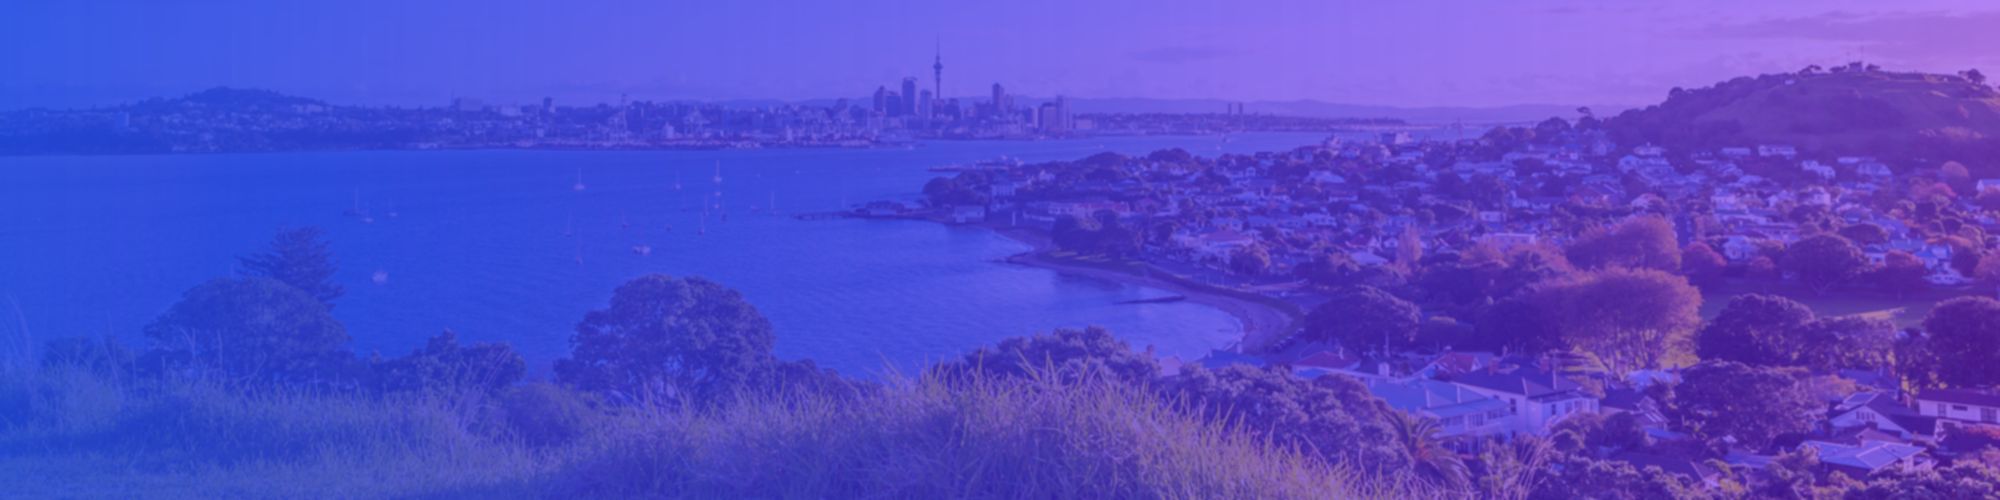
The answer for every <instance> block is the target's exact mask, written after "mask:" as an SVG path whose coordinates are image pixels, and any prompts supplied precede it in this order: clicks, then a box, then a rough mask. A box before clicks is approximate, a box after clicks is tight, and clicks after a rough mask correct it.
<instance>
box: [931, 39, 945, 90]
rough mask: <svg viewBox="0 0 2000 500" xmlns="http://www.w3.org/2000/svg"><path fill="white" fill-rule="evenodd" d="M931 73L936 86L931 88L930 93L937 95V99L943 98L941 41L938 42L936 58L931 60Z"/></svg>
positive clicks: (942, 53)
mask: <svg viewBox="0 0 2000 500" xmlns="http://www.w3.org/2000/svg"><path fill="white" fill-rule="evenodd" d="M931 74H932V75H933V78H934V79H935V80H934V82H935V84H936V85H937V88H935V89H932V91H931V95H933V96H937V98H938V99H943V98H944V42H943V41H939V42H938V46H937V58H936V59H934V60H933V62H931Z"/></svg>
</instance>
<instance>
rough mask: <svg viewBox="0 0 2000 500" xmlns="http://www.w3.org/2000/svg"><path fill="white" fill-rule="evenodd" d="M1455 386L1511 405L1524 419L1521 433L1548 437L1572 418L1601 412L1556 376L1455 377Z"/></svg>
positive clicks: (1529, 373)
mask: <svg viewBox="0 0 2000 500" xmlns="http://www.w3.org/2000/svg"><path fill="white" fill-rule="evenodd" d="M1451 383H1452V384H1455V385H1458V386H1460V387H1463V388H1465V389H1467V390H1470V391H1472V392H1477V393H1480V394H1486V395H1490V396H1493V397H1495V398H1499V399H1500V400H1501V401H1505V402H1507V407H1508V410H1509V411H1511V412H1512V413H1513V414H1514V415H1515V416H1517V417H1519V418H1520V419H1521V421H1520V429H1521V430H1522V431H1524V432H1528V433H1532V434H1536V435H1542V434H1546V433H1547V432H1548V430H1549V427H1551V426H1554V425H1555V424H1556V423H1557V422H1561V421H1563V420H1565V419H1568V418H1569V417H1571V416H1574V415H1576V414H1579V413H1596V412H1597V410H1598V401H1597V399H1596V398H1593V397H1590V395H1589V394H1585V393H1584V392H1583V388H1582V387H1581V386H1578V385H1577V384H1576V382H1573V381H1570V380H1569V379H1568V378H1564V377H1562V376H1561V375H1557V374H1555V373H1553V372H1546V371H1540V370H1534V369H1520V370H1515V371H1514V372H1513V373H1498V372H1494V371H1487V372H1473V373H1466V374H1462V375H1459V376H1456V377H1453V378H1452V380H1451Z"/></svg>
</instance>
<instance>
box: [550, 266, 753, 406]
mask: <svg viewBox="0 0 2000 500" xmlns="http://www.w3.org/2000/svg"><path fill="white" fill-rule="evenodd" d="M773 342H774V337H773V335H772V333H771V323H770V321H768V320H765V319H764V315H763V314H761V313H758V312H757V308H756V307H753V306H751V305H750V303H748V302H745V301H744V300H743V296H742V295H739V294H737V293H736V291H735V290H730V289H728V288H725V287H723V286H722V285H718V284H715V283H714V282H711V281H708V280H705V279H701V278H686V279H679V278H673V277H669V276H665V275H658V274H655V275H649V276H644V277H640V278H637V279H634V280H632V281H629V282H626V283H625V284H624V285H620V286H619V287H618V290H617V291H616V292H614V293H613V294H612V296H611V304H610V306H609V307H607V308H605V309H600V310H596V311H591V312H590V313H589V314H586V315H584V318H583V321H582V322H581V323H578V324H577V326H576V335H575V336H574V337H572V338H571V340H570V344H571V347H572V351H571V353H570V356H569V357H568V358H564V359H562V360H559V361H557V362H556V366H555V373H556V380H557V381H558V382H561V383H563V384H565V385H569V386H572V387H576V388H579V389H584V390H587V391H594V392H604V393H608V394H613V395H617V396H620V397H623V398H628V399H637V400H651V399H665V400H667V401H680V402H692V403H701V402H707V401H711V400H713V399H715V398H719V397H723V396H727V395H732V393H734V392H737V391H740V390H743V389H745V388H748V387H751V384H752V383H753V382H755V381H758V380H759V379H760V378H762V377H767V376H768V375H770V373H771V370H772V369H773V367H774V366H775V365H776V363H777V361H776V360H775V359H774V358H772V357H771V345H772V343H773Z"/></svg>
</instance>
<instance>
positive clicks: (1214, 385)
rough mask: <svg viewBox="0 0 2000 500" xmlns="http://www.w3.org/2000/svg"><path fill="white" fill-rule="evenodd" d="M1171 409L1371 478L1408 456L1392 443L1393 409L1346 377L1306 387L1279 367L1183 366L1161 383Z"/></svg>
mask: <svg viewBox="0 0 2000 500" xmlns="http://www.w3.org/2000/svg"><path fill="white" fill-rule="evenodd" d="M1158 391H1159V393H1160V394H1161V396H1162V397H1164V398H1166V400H1167V402H1168V404H1169V405H1176V406H1177V407H1180V408H1185V409H1186V411H1188V412H1191V413H1192V414H1194V415H1197V416H1199V417H1201V418H1203V419H1205V420H1209V421H1212V422H1222V423H1226V424H1227V425H1229V426H1230V427H1232V428H1234V429H1236V430H1238V431H1241V432H1247V433H1250V434H1252V435H1255V436H1259V437H1263V438H1268V439H1270V440H1271V441H1272V442H1273V443H1274V444H1276V445H1278V446H1286V447H1298V448H1299V449H1302V450H1307V451H1309V452H1313V453H1317V454H1320V455H1321V456H1324V457H1326V458H1328V459H1329V460H1330V461H1332V462H1334V463H1336V464H1343V465H1346V466H1349V467H1353V468H1355V469H1359V470H1362V471H1366V472H1374V473H1392V472H1406V471H1409V470H1410V467H1409V464H1410V463H1411V460H1410V459H1411V457H1410V455H1409V453H1408V451H1407V449H1406V448H1405V447H1404V446H1403V445H1402V443H1400V442H1398V441H1397V436H1398V434H1397V433H1396V428H1395V424H1394V423H1392V422H1393V420H1391V419H1394V418H1396V413H1397V411H1396V409H1394V408H1390V407H1389V405H1388V403H1384V402H1382V400H1381V399H1380V398H1376V397H1375V395H1373V394H1370V393H1369V392H1368V388H1367V387H1364V386H1362V385H1361V383H1360V382H1356V381H1354V380H1353V379H1349V378H1346V377H1319V378H1316V379H1312V380H1305V379H1301V378H1298V377H1294V376H1292V374H1291V373H1290V372H1287V371H1284V370H1280V369H1276V368H1268V369H1267V368H1253V367H1249V366H1243V365H1234V366H1230V367H1227V368H1222V369H1218V370H1207V369H1202V368H1200V367H1198V366H1190V367H1187V368H1186V369H1185V370H1184V371H1182V372H1181V373H1180V374H1178V375H1175V376H1173V377H1169V378H1167V379H1164V380H1162V381H1161V382H1160V385H1159V386H1158Z"/></svg>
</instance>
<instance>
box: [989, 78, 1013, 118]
mask: <svg viewBox="0 0 2000 500" xmlns="http://www.w3.org/2000/svg"><path fill="white" fill-rule="evenodd" d="M993 114H994V116H999V117H1002V118H1006V117H1010V116H1013V114H1014V98H1013V97H1012V96H1008V95H1007V88H1006V87H1002V86H1000V84H998V83H995V84H993Z"/></svg>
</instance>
